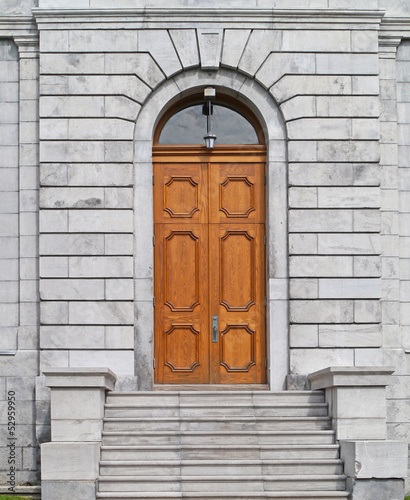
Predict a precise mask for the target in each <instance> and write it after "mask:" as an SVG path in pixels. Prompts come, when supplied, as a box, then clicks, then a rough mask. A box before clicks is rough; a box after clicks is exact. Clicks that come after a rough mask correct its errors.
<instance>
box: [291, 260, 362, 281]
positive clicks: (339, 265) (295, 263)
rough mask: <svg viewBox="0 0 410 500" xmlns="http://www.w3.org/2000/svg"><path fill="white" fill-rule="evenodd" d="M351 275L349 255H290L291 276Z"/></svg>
mask: <svg viewBox="0 0 410 500" xmlns="http://www.w3.org/2000/svg"><path fill="white" fill-rule="evenodd" d="M352 275H353V258H352V257H350V256H343V257H340V256H333V255H332V256H291V257H290V276H292V277H321V276H323V277H327V276H329V277H330V276H332V277H349V276H352Z"/></svg>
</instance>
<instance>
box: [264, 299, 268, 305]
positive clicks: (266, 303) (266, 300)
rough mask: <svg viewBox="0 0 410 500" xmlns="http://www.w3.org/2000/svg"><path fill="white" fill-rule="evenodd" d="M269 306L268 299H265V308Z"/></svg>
mask: <svg viewBox="0 0 410 500" xmlns="http://www.w3.org/2000/svg"><path fill="white" fill-rule="evenodd" d="M267 305H268V298H267V297H265V307H267Z"/></svg>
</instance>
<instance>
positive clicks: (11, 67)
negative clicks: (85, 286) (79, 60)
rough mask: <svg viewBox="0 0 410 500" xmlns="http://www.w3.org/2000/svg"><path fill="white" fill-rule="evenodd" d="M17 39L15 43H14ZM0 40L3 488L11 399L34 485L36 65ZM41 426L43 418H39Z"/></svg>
mask: <svg viewBox="0 0 410 500" xmlns="http://www.w3.org/2000/svg"><path fill="white" fill-rule="evenodd" d="M17 39H18V37H16V40H17ZM20 41H21V39H19V41H18V42H17V43H18V48H17V46H16V44H15V43H14V42H13V41H12V40H11V39H3V40H0V276H1V282H0V351H1V355H0V379H1V384H0V387H1V393H0V415H1V422H0V483H1V484H5V483H6V481H7V479H8V477H7V476H6V474H7V472H9V463H8V460H9V457H10V448H8V447H7V445H8V444H10V441H8V440H7V438H8V437H10V435H9V432H8V429H7V422H8V404H7V399H8V395H9V394H10V395H12V396H14V397H15V400H16V401H15V411H16V414H15V421H16V424H17V425H16V434H15V436H16V439H17V440H16V456H15V464H14V465H15V466H16V469H17V475H16V476H17V481H18V483H20V484H21V483H25V482H27V481H29V482H36V481H37V480H38V478H39V473H38V464H37V451H38V450H37V441H36V437H35V424H36V412H35V390H34V387H35V377H36V376H37V375H38V336H37V332H38V314H37V309H38V303H37V300H38V299H37V297H38V292H37V289H38V281H37V266H38V252H37V239H38V226H37V224H36V220H37V217H38V206H37V192H38V191H37V172H38V163H37V161H38V159H37V154H36V151H37V143H38V137H37V133H36V130H37V121H38V118H37V113H36V108H37V100H38V91H37V80H38V76H37V59H36V57H35V55H34V56H33V54H32V52H31V48H30V44H28V45H25V46H24V47H23V46H21V45H20V43H19V42H20ZM39 418H41V417H40V415H39Z"/></svg>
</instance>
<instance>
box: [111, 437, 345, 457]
mask: <svg viewBox="0 0 410 500" xmlns="http://www.w3.org/2000/svg"><path fill="white" fill-rule="evenodd" d="M222 458H231V459H261V460H277V459H283V460H290V459H302V460H303V459H304V460H307V459H323V460H324V459H336V458H339V446H338V445H311V446H306V445H287V446H273V445H266V444H263V445H259V444H243V443H242V442H240V444H237V445H235V444H232V445H221V444H219V445H216V444H215V445H201V446H199V445H197V444H191V445H178V446H172V445H165V446H106V445H104V446H102V447H101V459H102V460H124V461H125V460H178V459H182V460H211V459H222Z"/></svg>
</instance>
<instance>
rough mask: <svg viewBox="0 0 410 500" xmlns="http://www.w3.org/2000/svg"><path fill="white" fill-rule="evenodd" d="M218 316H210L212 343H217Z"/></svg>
mask: <svg viewBox="0 0 410 500" xmlns="http://www.w3.org/2000/svg"><path fill="white" fill-rule="evenodd" d="M218 330H219V328H218V316H212V342H218Z"/></svg>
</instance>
